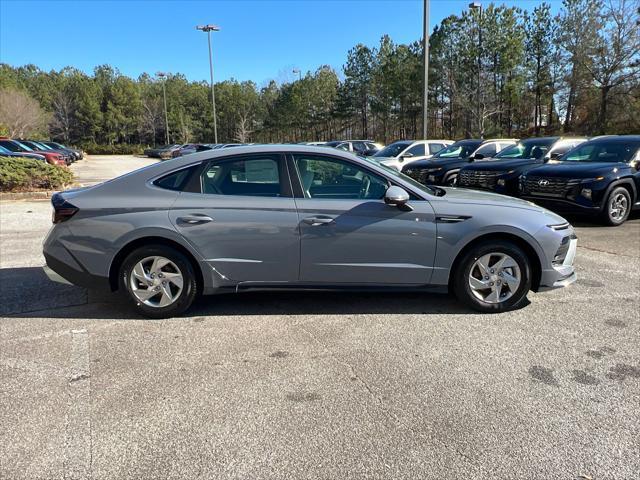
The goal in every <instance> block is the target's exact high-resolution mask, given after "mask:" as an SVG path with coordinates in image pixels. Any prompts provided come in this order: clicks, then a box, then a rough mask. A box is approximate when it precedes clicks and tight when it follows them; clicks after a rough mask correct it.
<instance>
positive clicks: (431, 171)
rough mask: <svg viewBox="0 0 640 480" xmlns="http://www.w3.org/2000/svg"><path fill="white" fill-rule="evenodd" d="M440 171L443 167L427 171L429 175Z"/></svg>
mask: <svg viewBox="0 0 640 480" xmlns="http://www.w3.org/2000/svg"><path fill="white" fill-rule="evenodd" d="M440 170H442V167H438V168H429V169H427V172H429V173H433V172H439V171H440Z"/></svg>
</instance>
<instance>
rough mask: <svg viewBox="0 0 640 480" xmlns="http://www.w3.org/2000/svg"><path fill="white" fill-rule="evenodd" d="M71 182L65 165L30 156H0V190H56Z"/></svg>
mask: <svg viewBox="0 0 640 480" xmlns="http://www.w3.org/2000/svg"><path fill="white" fill-rule="evenodd" d="M71 182H73V173H71V170H69V169H67V168H66V167H59V166H57V165H49V164H48V163H45V162H43V161H41V160H34V159H30V158H15V157H0V192H12V191H13V192H15V191H30V190H38V189H45V190H58V189H61V188H64V187H65V186H66V185H69V184H70V183H71Z"/></svg>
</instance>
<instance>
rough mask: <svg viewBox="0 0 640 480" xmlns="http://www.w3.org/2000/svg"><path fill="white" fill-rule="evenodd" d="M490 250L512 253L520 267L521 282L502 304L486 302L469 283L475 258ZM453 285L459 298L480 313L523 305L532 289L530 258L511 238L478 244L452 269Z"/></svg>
mask: <svg viewBox="0 0 640 480" xmlns="http://www.w3.org/2000/svg"><path fill="white" fill-rule="evenodd" d="M490 253H502V254H507V255H509V256H510V257H511V258H512V259H513V260H515V262H516V263H517V264H518V268H519V269H520V277H521V279H520V285H519V286H518V288H517V289H516V291H515V292H513V294H512V295H511V297H509V298H507V299H506V300H504V301H502V302H500V303H487V302H484V301H482V300H480V299H479V298H477V297H476V296H475V295H474V293H473V291H472V289H471V286H470V285H469V276H470V275H471V269H472V268H473V266H474V264H475V262H476V260H478V259H479V258H481V257H483V256H484V255H487V254H490ZM453 275H454V276H453V278H452V280H451V285H452V287H453V291H454V293H455V295H456V297H458V299H459V300H460V301H461V302H463V303H464V304H466V305H468V306H469V307H471V308H473V309H474V310H477V311H479V312H485V313H500V312H506V311H509V310H515V309H518V308H521V307H522V306H524V304H525V303H526V301H527V293H529V290H530V289H531V261H530V260H529V258H528V257H527V255H526V254H525V252H524V251H523V250H522V249H521V248H520V247H518V246H517V245H516V244H514V243H512V242H509V241H502V240H495V241H487V242H482V243H479V244H478V245H475V246H473V247H472V248H471V249H470V250H468V251H467V252H466V253H464V254H463V257H462V258H461V259H460V261H459V262H458V263H457V266H456V269H455V271H454V272H453Z"/></svg>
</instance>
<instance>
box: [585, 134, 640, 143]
mask: <svg viewBox="0 0 640 480" xmlns="http://www.w3.org/2000/svg"><path fill="white" fill-rule="evenodd" d="M592 142H616V143H624V142H640V135H605V136H602V137H596V138H592V139H591V140H589V143H592Z"/></svg>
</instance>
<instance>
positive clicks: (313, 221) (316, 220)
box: [302, 216, 336, 227]
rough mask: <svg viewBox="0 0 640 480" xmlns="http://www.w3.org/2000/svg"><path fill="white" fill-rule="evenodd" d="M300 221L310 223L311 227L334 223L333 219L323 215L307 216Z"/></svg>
mask: <svg viewBox="0 0 640 480" xmlns="http://www.w3.org/2000/svg"><path fill="white" fill-rule="evenodd" d="M302 221H303V222H304V223H306V224H307V225H311V226H312V227H317V226H320V225H331V224H332V223H336V221H335V219H333V218H331V217H325V216H320V217H307V218H305V219H304V220H302Z"/></svg>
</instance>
